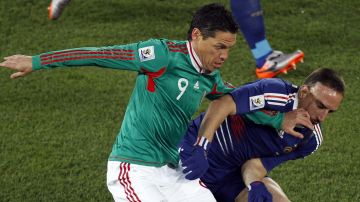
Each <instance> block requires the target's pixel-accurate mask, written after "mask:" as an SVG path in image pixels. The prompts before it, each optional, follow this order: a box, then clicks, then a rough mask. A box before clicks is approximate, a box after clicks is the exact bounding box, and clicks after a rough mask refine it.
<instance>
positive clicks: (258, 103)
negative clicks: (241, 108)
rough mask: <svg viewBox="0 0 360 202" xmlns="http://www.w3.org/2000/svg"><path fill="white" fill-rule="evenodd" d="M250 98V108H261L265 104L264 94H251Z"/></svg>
mask: <svg viewBox="0 0 360 202" xmlns="http://www.w3.org/2000/svg"><path fill="white" fill-rule="evenodd" d="M249 99H250V110H255V109H261V108H263V107H264V106H265V99H264V95H257V96H251V97H250V98H249Z"/></svg>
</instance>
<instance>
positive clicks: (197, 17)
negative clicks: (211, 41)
mask: <svg viewBox="0 0 360 202" xmlns="http://www.w3.org/2000/svg"><path fill="white" fill-rule="evenodd" d="M194 28H198V29H199V30H200V31H201V33H202V36H203V37H204V39H206V38H208V37H215V33H216V32H217V31H223V32H230V33H233V34H235V33H236V32H237V31H238V25H237V24H236V22H235V21H234V19H233V16H232V15H231V13H230V12H229V11H228V10H226V9H225V7H224V6H223V5H221V4H217V3H213V4H208V5H205V6H203V7H201V8H200V9H199V10H197V11H196V13H195V14H194V16H193V19H192V21H191V24H190V28H189V31H188V40H189V41H190V40H191V33H192V31H193V29H194Z"/></svg>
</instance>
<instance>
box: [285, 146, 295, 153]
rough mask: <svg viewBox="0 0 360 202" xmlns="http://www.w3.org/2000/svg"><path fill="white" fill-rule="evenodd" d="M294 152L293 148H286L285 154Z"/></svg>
mask: <svg viewBox="0 0 360 202" xmlns="http://www.w3.org/2000/svg"><path fill="white" fill-rule="evenodd" d="M292 151H293V148H292V147H289V146H287V147H285V148H284V153H290V152H292Z"/></svg>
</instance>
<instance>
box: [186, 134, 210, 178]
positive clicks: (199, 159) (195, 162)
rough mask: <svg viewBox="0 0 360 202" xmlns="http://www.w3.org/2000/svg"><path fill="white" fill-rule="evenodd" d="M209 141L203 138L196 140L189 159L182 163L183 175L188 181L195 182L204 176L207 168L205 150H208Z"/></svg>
mask: <svg viewBox="0 0 360 202" xmlns="http://www.w3.org/2000/svg"><path fill="white" fill-rule="evenodd" d="M208 146H209V141H208V140H207V139H206V138H205V137H202V138H198V141H197V142H196V143H195V145H194V148H193V152H192V155H191V156H190V158H188V159H186V160H185V161H184V162H182V167H183V173H184V174H185V178H186V179H188V180H195V179H197V178H200V177H201V176H203V175H204V174H205V172H206V171H207V169H208V168H209V162H208V160H207V150H208V149H209V147H208Z"/></svg>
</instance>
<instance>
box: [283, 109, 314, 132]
mask: <svg viewBox="0 0 360 202" xmlns="http://www.w3.org/2000/svg"><path fill="white" fill-rule="evenodd" d="M298 125H301V126H304V127H307V128H309V129H311V130H314V125H313V124H312V123H311V120H310V115H309V113H308V112H307V111H306V110H304V109H296V110H294V111H290V112H286V113H285V115H284V120H283V122H282V124H281V129H282V130H283V131H284V132H286V133H288V134H290V135H292V136H295V137H298V138H304V136H303V135H302V134H301V133H299V132H296V131H295V130H294V129H295V127H296V126H298Z"/></svg>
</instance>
